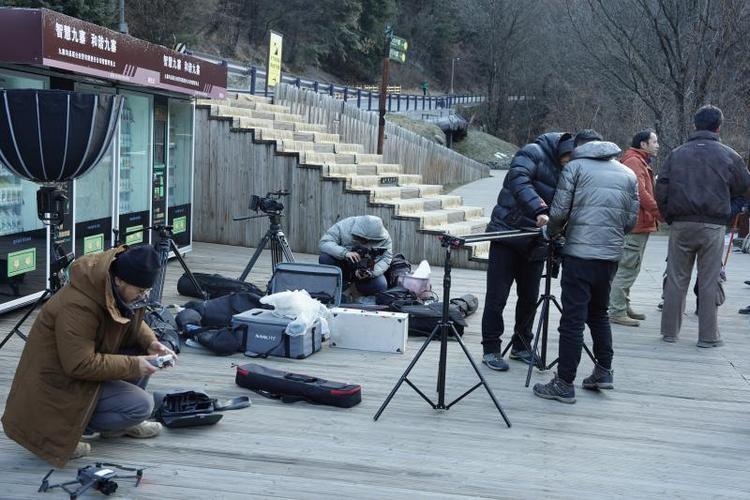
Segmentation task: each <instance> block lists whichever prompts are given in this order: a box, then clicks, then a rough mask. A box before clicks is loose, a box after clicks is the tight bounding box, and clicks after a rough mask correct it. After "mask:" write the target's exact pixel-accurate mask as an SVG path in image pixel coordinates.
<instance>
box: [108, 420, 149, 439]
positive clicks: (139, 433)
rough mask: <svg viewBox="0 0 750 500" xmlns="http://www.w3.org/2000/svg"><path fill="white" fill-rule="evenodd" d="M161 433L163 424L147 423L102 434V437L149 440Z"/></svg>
mask: <svg viewBox="0 0 750 500" xmlns="http://www.w3.org/2000/svg"><path fill="white" fill-rule="evenodd" d="M160 432H161V424H160V423H159V422H149V421H145V422H141V423H140V424H138V425H134V426H133V427H128V428H127V429H123V430H121V431H109V432H102V433H101V436H102V437H103V438H105V439H108V438H118V437H123V436H127V437H132V438H137V439H148V438H152V437H156V436H158V435H159V433H160Z"/></svg>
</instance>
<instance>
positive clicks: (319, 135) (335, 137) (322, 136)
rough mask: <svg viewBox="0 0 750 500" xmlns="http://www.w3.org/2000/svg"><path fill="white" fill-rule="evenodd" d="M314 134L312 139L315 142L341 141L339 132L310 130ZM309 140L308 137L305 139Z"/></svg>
mask: <svg viewBox="0 0 750 500" xmlns="http://www.w3.org/2000/svg"><path fill="white" fill-rule="evenodd" d="M309 133H311V134H312V138H311V139H310V140H311V141H315V142H341V136H339V134H330V133H328V132H309ZM305 140H307V139H305Z"/></svg>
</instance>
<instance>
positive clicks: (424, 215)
mask: <svg viewBox="0 0 750 500" xmlns="http://www.w3.org/2000/svg"><path fill="white" fill-rule="evenodd" d="M405 217H412V218H416V219H420V220H421V221H422V222H421V224H420V226H421V227H422V228H434V227H436V226H446V225H448V224H454V223H458V222H466V221H467V220H471V219H470V218H469V217H467V214H466V212H464V211H463V210H462V209H461V208H448V209H438V210H425V211H423V212H414V213H411V214H408V215H405Z"/></svg>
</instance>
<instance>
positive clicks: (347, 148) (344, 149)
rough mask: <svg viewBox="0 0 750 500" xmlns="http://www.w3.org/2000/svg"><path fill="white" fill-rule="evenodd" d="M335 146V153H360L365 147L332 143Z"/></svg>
mask: <svg viewBox="0 0 750 500" xmlns="http://www.w3.org/2000/svg"><path fill="white" fill-rule="evenodd" d="M334 144H335V145H336V152H337V153H358V154H359V153H362V151H364V150H365V147H364V146H363V145H362V144H348V143H345V142H337V143H334Z"/></svg>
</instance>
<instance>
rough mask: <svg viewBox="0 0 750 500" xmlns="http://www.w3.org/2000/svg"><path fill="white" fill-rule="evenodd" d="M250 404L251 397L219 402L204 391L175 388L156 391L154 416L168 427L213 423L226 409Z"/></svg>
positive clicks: (237, 408) (239, 397) (219, 418)
mask: <svg viewBox="0 0 750 500" xmlns="http://www.w3.org/2000/svg"><path fill="white" fill-rule="evenodd" d="M248 406H250V398H248V397H247V396H238V397H236V398H234V399H230V400H229V401H226V402H224V403H223V404H219V403H218V402H217V400H216V399H214V398H211V397H209V395H208V394H206V393H205V392H203V391H197V390H181V389H180V390H173V391H169V392H155V393H154V418H156V420H158V421H159V422H161V423H163V424H164V425H165V426H167V427H173V428H174V427H193V426H197V425H213V424H215V423H216V422H218V421H219V420H221V418H222V417H223V415H221V414H219V413H217V412H220V411H226V410H239V409H240V408H247V407H248Z"/></svg>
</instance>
